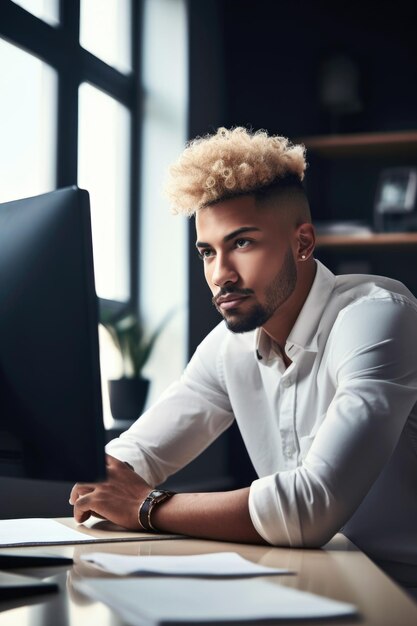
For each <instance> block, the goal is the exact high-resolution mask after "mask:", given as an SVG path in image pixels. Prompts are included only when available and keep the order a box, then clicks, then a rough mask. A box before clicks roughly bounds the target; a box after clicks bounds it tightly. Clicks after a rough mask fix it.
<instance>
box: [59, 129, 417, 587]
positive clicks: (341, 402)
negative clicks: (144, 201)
mask: <svg viewBox="0 0 417 626" xmlns="http://www.w3.org/2000/svg"><path fill="white" fill-rule="evenodd" d="M305 166H306V165H305V158H304V150H303V148H302V147H301V146H293V145H291V144H290V143H289V142H288V140H286V139H285V138H282V137H269V136H268V135H267V134H266V133H265V132H259V133H250V132H248V131H246V130H245V129H243V128H235V129H232V130H230V131H229V130H226V129H219V130H218V132H217V133H216V134H214V135H212V136H207V137H204V138H199V139H197V140H195V141H194V142H191V143H190V144H189V146H188V147H187V148H186V150H185V151H184V153H183V154H182V155H181V157H180V159H179V161H178V163H177V164H175V165H174V166H173V167H172V168H171V173H170V179H169V181H168V185H167V192H168V194H169V196H170V198H171V202H172V204H173V208H174V210H175V211H176V212H181V213H183V214H186V215H191V214H193V213H195V219H196V230H197V244H196V245H197V250H198V254H199V256H200V258H201V259H202V261H203V267H204V274H205V278H206V281H207V283H208V285H209V287H210V289H211V291H212V293H213V303H214V304H215V306H216V307H217V309H218V311H219V312H220V313H221V315H222V316H223V318H224V323H223V322H222V323H221V324H219V325H218V326H217V327H216V328H215V329H214V330H213V331H212V332H211V333H210V334H209V335H208V336H207V337H206V339H205V340H204V341H203V342H202V344H201V345H200V346H199V348H198V349H197V351H196V353H195V355H194V356H193V358H192V360H191V362H190V363H189V365H188V367H187V369H186V370H185V373H184V375H183V377H182V379H181V381H179V382H178V383H176V384H174V385H173V386H171V387H170V388H169V389H168V390H167V391H166V392H165V394H164V395H163V396H162V397H161V399H160V400H159V401H158V402H157V403H156V404H155V405H154V406H153V407H152V408H151V409H149V410H148V411H147V412H146V413H145V414H144V415H143V416H142V417H141V418H140V420H138V421H137V422H136V423H135V424H134V425H133V426H132V427H131V428H130V429H129V430H128V431H127V432H126V433H124V434H123V435H122V436H121V437H120V438H119V439H117V440H114V441H113V442H111V443H110V444H109V445H108V447H107V451H108V453H109V455H111V456H109V457H108V480H107V481H106V482H104V483H101V484H98V485H76V486H75V487H74V489H73V491H72V494H71V502H72V503H73V504H74V514H75V519H76V520H77V521H79V522H82V521H84V520H86V519H87V518H88V517H89V516H90V515H91V514H93V513H95V514H97V515H100V516H103V517H105V518H108V519H110V520H112V521H113V522H116V523H118V524H120V525H122V526H125V527H127V528H132V529H139V528H145V529H157V530H159V531H167V532H174V533H183V534H188V535H194V536H198V537H205V538H212V539H220V540H232V541H239V542H254V543H255V542H267V543H270V544H273V545H284V546H287V545H289V546H307V547H308V546H311V547H313V546H320V545H323V544H324V543H326V542H327V541H328V540H329V539H330V538H331V537H332V536H333V534H334V533H336V532H338V531H340V530H341V529H342V530H343V532H344V533H345V534H346V535H347V536H348V537H350V538H351V539H352V540H353V541H354V542H355V543H357V544H358V545H359V546H360V547H361V548H362V549H364V550H365V551H366V552H368V553H369V554H371V555H372V556H373V557H374V558H377V559H379V560H381V561H390V562H395V563H396V564H397V565H398V567H399V568H401V567H403V570H401V572H402V571H406V570H407V572H408V574H410V572H413V574H412V576H411V578H412V577H413V576H415V574H414V572H415V569H413V568H414V566H416V565H417V497H416V496H417V408H416V403H417V356H416V354H417V302H416V300H415V299H414V297H413V296H412V294H411V293H410V292H409V291H408V290H407V289H406V288H405V287H404V286H403V285H402V284H400V283H398V282H397V281H393V280H390V279H387V278H381V277H376V276H364V275H351V276H340V277H336V276H334V275H333V274H332V273H331V272H330V271H329V270H327V269H326V268H325V267H324V266H323V265H322V264H321V263H319V262H318V261H316V260H315V259H314V257H313V250H314V242H315V240H314V229H313V226H312V224H311V219H310V211H309V206H308V201H307V198H306V195H305V192H304V189H303V186H302V183H301V181H302V178H303V175H304V170H305ZM234 419H236V421H237V423H238V425H239V428H240V430H241V433H242V437H243V440H244V442H245V445H246V447H247V450H248V453H249V455H250V457H251V460H252V462H253V465H254V467H255V470H256V471H257V473H258V476H259V479H258V480H256V481H254V483H253V484H252V485H250V486H248V487H246V488H244V489H239V490H236V491H230V492H225V493H197V494H192V493H181V494H175V495H172V494H169V493H160V494H158V493H154V494H151V495H150V496H149V494H150V492H151V491H152V489H153V488H154V487H155V486H156V485H158V484H160V483H162V482H163V481H164V480H165V478H166V477H167V476H169V475H170V474H172V473H174V472H175V471H176V470H178V469H179V468H181V467H183V466H184V465H185V464H187V463H188V462H189V461H190V460H192V459H193V458H195V457H196V456H197V455H198V454H199V453H200V452H201V451H202V450H203V449H205V448H206V447H207V446H208V445H209V444H210V443H211V442H212V441H213V440H214V439H215V438H216V437H218V436H219V435H220V434H221V433H222V432H223V431H224V430H226V429H227V428H228V426H229V425H230V424H231V423H232V421H233V420H234ZM132 468H133V469H134V472H133V471H132ZM148 496H149V497H148ZM400 564H402V565H400ZM401 572H400V573H399V574H398V575H399V576H402V573H401ZM408 579H409V583H410V584H413V580H411V579H410V576H408ZM416 585H417V582H416Z"/></svg>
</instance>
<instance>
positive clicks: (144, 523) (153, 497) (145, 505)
mask: <svg viewBox="0 0 417 626" xmlns="http://www.w3.org/2000/svg"><path fill="white" fill-rule="evenodd" d="M173 495H175V491H167V490H166V489H152V491H151V492H150V493H149V494H148V495H147V496H146V498H145V499H144V501H143V502H142V503H141V505H140V506H139V511H138V522H139V524H140V526H141V527H142V528H143V529H144V530H147V531H149V530H151V531H154V532H159V531H158V529H157V528H155V527H154V526H153V524H152V521H151V515H152V511H153V509H154V508H155V507H156V506H157V505H158V504H162V502H165V501H166V500H168V499H169V498H171V497H172V496H173Z"/></svg>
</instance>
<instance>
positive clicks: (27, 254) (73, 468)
mask: <svg viewBox="0 0 417 626" xmlns="http://www.w3.org/2000/svg"><path fill="white" fill-rule="evenodd" d="M97 308H98V306H97V297H96V293H95V287H94V270H93V255H92V243H91V224H90V211H89V196H88V193H87V192H86V191H83V190H80V189H78V188H76V187H69V188H66V189H60V190H58V191H53V192H51V193H47V194H43V195H40V196H36V197H33V198H27V199H24V200H16V201H14V202H8V203H6V204H2V205H0V475H2V476H13V477H24V478H33V479H45V480H49V479H50V480H54V481H74V482H75V481H95V480H99V479H103V478H104V477H105V460H104V427H103V416H102V404H101V384H100V368H99V348H98V319H97Z"/></svg>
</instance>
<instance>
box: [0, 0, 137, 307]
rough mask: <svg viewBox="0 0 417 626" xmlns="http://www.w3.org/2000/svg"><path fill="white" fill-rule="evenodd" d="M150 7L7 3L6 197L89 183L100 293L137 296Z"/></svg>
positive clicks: (3, 22) (1, 156)
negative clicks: (142, 54)
mask: <svg viewBox="0 0 417 626" xmlns="http://www.w3.org/2000/svg"><path fill="white" fill-rule="evenodd" d="M141 6H142V3H141V2H137V1H134V2H132V0H16V1H14V2H12V0H3V1H2V2H1V3H0V89H1V94H2V98H1V99H0V123H1V126H2V128H1V131H2V132H1V137H2V141H1V144H0V165H1V172H2V185H1V189H0V199H1V200H2V201H6V200H12V199H15V198H19V197H24V196H28V195H36V194H38V193H43V192H45V191H50V190H52V189H54V188H59V187H65V186H68V185H73V184H78V186H80V187H84V188H86V189H87V190H88V191H89V192H90V202H91V211H92V226H93V248H94V260H95V267H96V288H97V293H98V295H99V296H101V297H105V298H107V299H111V300H117V301H121V302H125V303H131V304H132V303H134V304H135V305H136V302H137V282H138V258H137V244H136V241H135V238H134V237H133V235H132V236H131V235H130V233H135V234H136V224H137V219H138V218H137V214H138V191H137V189H138V185H137V181H138V174H137V172H138V163H139V156H138V155H139V130H138V129H139V128H140V120H139V112H140V106H139V103H140V99H141V92H140V77H139V67H140V66H139V39H140V35H141V24H140V22H141ZM116 9H117V10H116ZM133 172H134V173H135V175H134V176H132V173H133Z"/></svg>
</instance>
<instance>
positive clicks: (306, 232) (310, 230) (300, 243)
mask: <svg viewBox="0 0 417 626" xmlns="http://www.w3.org/2000/svg"><path fill="white" fill-rule="evenodd" d="M296 239H297V257H296V258H297V260H298V261H306V260H307V259H308V258H310V257H311V255H312V254H313V252H314V247H315V244H316V233H315V231H314V226H313V224H310V223H309V222H306V223H304V224H301V225H300V226H299V227H298V228H297V232H296Z"/></svg>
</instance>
